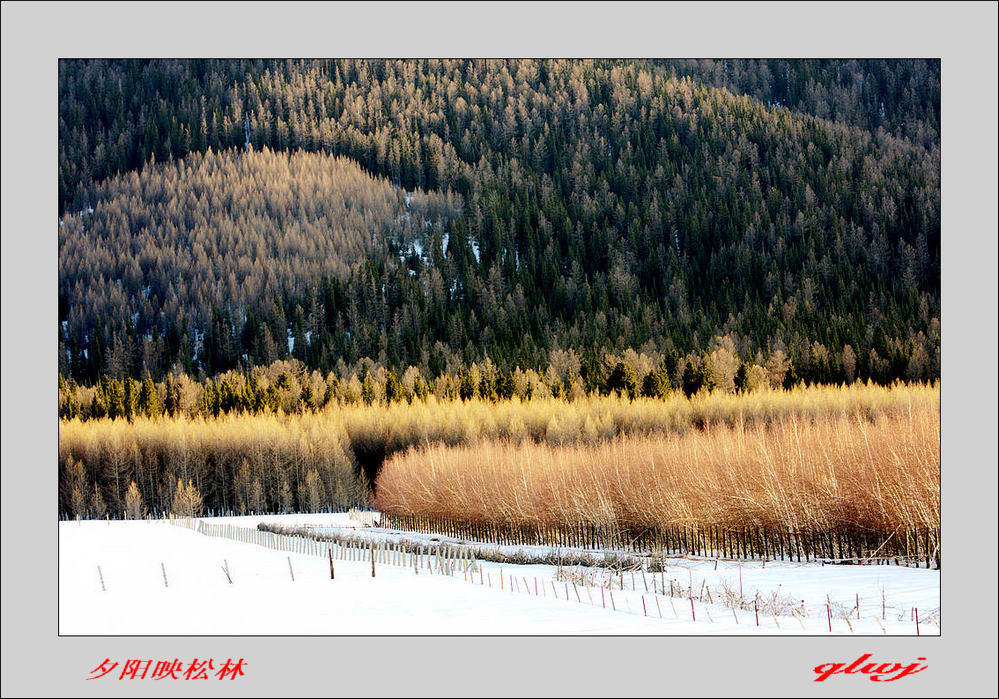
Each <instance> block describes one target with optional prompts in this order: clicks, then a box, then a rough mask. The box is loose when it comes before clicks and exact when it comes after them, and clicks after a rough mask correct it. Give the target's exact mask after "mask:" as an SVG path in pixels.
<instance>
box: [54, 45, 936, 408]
mask: <svg viewBox="0 0 999 699" xmlns="http://www.w3.org/2000/svg"><path fill="white" fill-rule="evenodd" d="M939 123H940V63H939V61H937V60H821V61H820V60H731V59H730V60H714V61H704V60H697V61H687V60H662V61H646V60H642V61H627V60H620V61H614V60H598V61H574V60H554V61H549V60H517V61H493V60H490V61H486V60H441V61H435V60H391V61H380V60H379V61H368V60H319V61H311V60H310V61H298V60H295V61H286V60H149V61H143V60H62V61H61V62H60V64H59V169H58V178H59V183H58V187H59V329H58V330H59V349H60V352H59V372H60V374H61V376H63V377H64V378H65V379H67V380H68V381H71V382H78V383H80V384H84V385H94V384H96V383H98V382H99V381H102V380H106V379H107V378H108V377H114V378H116V379H119V380H120V379H124V378H126V377H131V378H134V379H136V380H139V381H142V380H145V379H146V378H147V377H149V378H150V379H151V380H152V381H155V382H160V381H163V380H165V379H166V378H167V377H170V376H178V375H180V374H186V375H187V376H189V377H196V378H199V379H201V380H206V379H207V378H210V377H213V376H217V375H219V374H222V373H224V372H228V371H231V370H237V371H244V372H248V371H249V370H250V369H251V368H252V367H255V366H263V365H270V364H272V363H273V362H275V361H276V360H283V359H292V358H293V359H297V360H299V361H300V362H301V365H302V366H304V367H305V368H306V369H309V370H316V371H319V372H322V373H323V374H327V373H329V372H331V371H335V370H336V369H337V368H338V367H343V366H356V365H357V364H358V363H359V362H361V361H362V360H365V358H367V359H369V360H371V361H372V362H375V363H377V364H379V365H381V366H382V367H384V368H386V369H389V370H391V371H392V372H393V375H395V374H399V375H401V374H402V373H403V372H404V371H405V370H406V368H407V367H410V366H413V367H417V368H418V369H419V370H420V372H421V373H422V375H423V376H425V377H427V378H428V379H432V378H433V377H435V376H438V375H440V374H442V373H443V372H445V371H450V370H451V368H453V367H454V366H455V363H456V362H457V363H459V364H467V365H472V363H473V362H476V363H480V364H481V363H482V362H487V361H488V362H489V363H490V365H494V366H496V367H498V368H499V369H500V370H502V371H505V372H511V371H513V370H514V369H515V368H516V367H520V368H522V369H528V368H530V369H534V370H537V371H542V372H543V371H544V370H545V368H546V367H548V366H549V363H550V361H551V357H552V355H553V353H561V352H565V351H572V352H573V353H574V356H576V357H578V358H579V361H580V366H581V367H582V368H581V369H580V374H581V375H582V376H583V378H584V380H585V381H586V383H587V385H588V387H589V388H591V389H600V388H602V382H603V383H604V384H606V382H607V381H608V380H609V379H611V378H612V377H611V374H613V371H612V367H607V366H605V365H604V357H606V356H607V355H608V354H620V353H622V352H624V351H625V350H627V349H633V350H635V351H638V352H643V353H646V354H647V355H649V356H659V357H664V358H666V360H665V361H664V365H665V366H666V370H665V373H663V377H664V378H663V381H664V382H666V383H669V382H670V380H671V377H672V381H673V383H674V384H675V383H677V381H678V377H681V376H682V374H683V371H684V367H685V366H686V367H689V366H692V365H694V364H696V363H697V361H698V358H703V357H705V356H706V355H707V354H708V353H710V352H711V351H712V350H713V349H714V348H716V347H718V346H719V345H720V343H722V344H724V345H725V346H726V347H730V348H733V349H734V351H735V352H736V354H737V355H738V358H739V360H740V361H741V362H743V363H745V364H750V363H756V364H759V365H764V364H765V363H766V362H767V360H768V359H769V358H770V357H772V356H774V355H775V354H779V355H780V356H781V357H787V358H788V363H787V366H788V374H789V376H792V377H793V379H794V380H800V381H806V382H809V383H836V382H844V381H851V380H853V379H855V378H860V379H864V380H867V379H871V380H873V381H876V382H881V383H888V382H892V381H894V380H898V379H901V380H932V379H936V378H938V377H939V375H940V137H939ZM650 375H651V374H650ZM658 375H659V374H656V376H658ZM642 378H643V377H640V376H639V377H637V380H638V381H639V382H640V381H641V380H642Z"/></svg>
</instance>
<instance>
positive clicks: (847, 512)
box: [375, 409, 940, 531]
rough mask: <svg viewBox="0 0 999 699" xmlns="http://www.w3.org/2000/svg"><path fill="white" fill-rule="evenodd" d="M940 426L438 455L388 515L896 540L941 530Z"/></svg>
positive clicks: (864, 422) (504, 445) (403, 480)
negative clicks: (848, 533)
mask: <svg viewBox="0 0 999 699" xmlns="http://www.w3.org/2000/svg"><path fill="white" fill-rule="evenodd" d="M939 443H940V433H939V413H938V412H937V411H934V410H930V409H921V410H916V411H913V412H912V413H910V414H908V415H883V416H880V417H875V418H873V420H870V419H868V418H865V417H863V416H860V415H852V416H836V417H819V418H816V419H809V418H801V417H793V416H792V417H787V418H780V419H778V420H777V421H776V422H774V423H772V424H769V425H767V424H763V423H758V424H755V425H748V424H746V423H745V422H739V423H738V424H736V425H734V426H727V425H719V426H714V427H710V428H708V429H706V430H703V431H702V430H692V431H688V432H685V433H682V434H668V435H655V436H643V437H620V438H617V439H614V440H612V441H609V442H604V443H601V444H596V445H579V444H576V445H571V446H552V445H548V444H530V443H526V444H513V443H510V442H503V441H499V442H491V443H486V444H481V445H479V446H475V447H459V448H447V447H445V446H443V445H435V446H432V447H426V448H423V449H414V450H411V451H408V452H406V453H405V454H401V455H397V456H395V457H393V458H391V459H389V460H388V461H387V462H386V463H385V465H384V466H383V468H382V470H381V474H380V476H379V479H378V490H377V498H376V501H375V506H376V507H377V508H378V509H380V510H382V511H384V512H387V513H389V514H402V515H416V516H424V517H429V518H436V519H450V520H457V521H464V522H483V523H490V524H500V525H504V524H518V525H519V524H526V525H529V526H532V525H533V526H537V527H542V528H544V527H556V528H557V527H560V526H568V527H572V526H575V525H577V524H584V525H595V526H598V527H601V528H610V529H627V530H637V529H658V528H666V527H676V526H680V527H711V526H720V527H728V528H740V527H750V528H754V529H761V528H762V529H768V530H783V529H788V528H790V529H793V530H796V531H829V530H834V529H842V528H851V527H858V528H865V529H868V530H873V531H891V530H893V529H896V528H903V529H920V528H925V527H929V528H935V527H938V526H939V519H940V510H939V496H940V489H939V477H940V456H939Z"/></svg>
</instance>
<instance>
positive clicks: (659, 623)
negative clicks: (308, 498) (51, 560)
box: [59, 514, 940, 635]
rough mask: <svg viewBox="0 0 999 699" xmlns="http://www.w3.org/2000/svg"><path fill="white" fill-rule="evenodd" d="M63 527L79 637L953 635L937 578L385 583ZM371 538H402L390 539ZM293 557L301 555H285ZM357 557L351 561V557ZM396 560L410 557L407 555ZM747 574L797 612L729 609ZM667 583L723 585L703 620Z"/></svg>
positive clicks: (276, 542) (343, 568)
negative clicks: (944, 619)
mask: <svg viewBox="0 0 999 699" xmlns="http://www.w3.org/2000/svg"><path fill="white" fill-rule="evenodd" d="M202 521H203V522H205V523H213V524H214V525H216V528H218V525H229V527H230V528H229V530H228V533H229V535H232V534H233V533H236V534H238V535H239V536H241V537H242V538H244V539H251V540H255V541H257V542H260V538H261V536H262V535H261V534H260V533H259V532H257V530H256V525H257V523H258V522H260V521H266V522H273V523H280V524H282V525H292V526H294V525H306V524H307V525H311V526H324V527H331V526H332V527H358V526H360V525H359V523H358V522H356V521H352V520H350V519H349V518H348V517H347V516H346V515H321V514H320V515H284V516H280V517H276V516H273V515H270V516H261V517H230V518H211V519H209V518H204V519H203V520H202ZM59 527H60V529H59V544H60V547H59V565H60V568H59V603H60V607H59V615H60V616H59V623H60V633H62V634H68V635H74V634H155V635H161V634H336V635H339V634H347V635H355V634H356V635H362V634H758V633H762V634H814V635H819V634H822V635H828V634H829V633H830V631H829V624H830V619H829V617H830V616H831V617H832V618H831V625H832V633H833V634H845V635H850V634H852V633H857V634H861V633H863V634H876V635H882V634H883V633H886V632H887V633H889V634H893V635H895V634H915V633H916V625H915V618H914V616H915V612H914V609H918V614H919V617H920V621H921V624H920V629H919V632H920V634H922V635H937V634H939V632H940V629H939V626H938V622H939V606H940V602H939V599H940V596H939V581H940V575H939V571H936V570H925V569H915V568H901V567H895V566H821V565H817V564H790V563H774V562H771V563H767V564H766V566H765V567H764V566H763V564H762V563H759V562H751V563H742V564H741V565H740V564H738V563H736V562H731V561H719V562H717V567H716V562H715V561H713V560H710V561H708V560H693V559H683V558H677V559H669V560H668V561H667V568H666V571H665V572H664V573H662V574H660V573H656V574H655V575H652V574H646V577H644V578H643V577H642V576H641V574H638V577H636V578H634V579H633V578H632V577H631V574H630V573H625V574H624V575H623V576H621V575H617V576H616V577H615V579H616V580H617V583H616V584H614V585H613V586H612V587H607V586H604V587H601V586H599V581H604V582H606V578H607V575H606V574H605V573H602V572H601V571H594V570H593V569H589V568H583V569H573V570H571V571H562V573H563V575H562V576H560V575H559V571H557V570H556V569H555V568H553V567H551V566H541V565H528V566H522V565H517V566H514V565H505V564H504V565H500V564H497V563H489V562H480V563H478V564H477V567H476V568H475V570H472V571H468V570H466V569H465V567H464V562H460V563H458V565H456V566H455V567H454V570H453V573H452V574H451V575H447V574H443V573H442V572H440V571H439V570H436V566H435V565H434V563H433V561H430V562H429V563H430V567H423V568H419V569H417V571H415V572H414V569H413V566H412V565H411V563H412V560H411V559H409V560H408V561H407V562H406V564H405V565H393V564H389V563H378V564H377V565H376V577H375V578H372V577H371V564H370V561H369V560H367V558H365V559H364V560H344V559H342V558H337V559H336V560H335V561H334V565H335V574H336V578H335V580H330V571H329V560H328V558H326V549H325V548H322V547H321V546H320V545H318V544H316V543H315V542H303V541H302V540H301V539H300V538H291V537H284V538H282V537H271V542H270V545H271V546H277V547H278V548H270V547H268V546H264V545H261V543H262V542H260V543H249V542H244V541H238V540H233V539H231V538H225V537H222V536H207V535H205V534H202V533H198V532H197V531H193V530H191V529H187V528H184V527H181V526H177V525H175V524H171V523H168V522H163V521H157V522H144V521H140V522H134V521H132V522H122V521H115V522H110V523H107V522H99V521H98V522H61V523H60V525H59ZM359 531H360V532H362V533H363V532H366V533H368V534H369V535H371V536H373V537H375V538H380V539H385V540H391V539H393V538H395V536H394V535H392V534H389V533H385V532H384V530H372V529H363V528H362V529H360V530H359ZM409 536H410V537H413V536H414V535H409ZM292 547H293V548H295V549H297V550H296V551H295V552H291V551H290V550H287V549H288V548H292ZM305 549H307V550H308V552H304V551H303V550H305ZM357 553H358V552H356V551H355V552H354V555H357ZM343 555H350V553H349V552H347V553H342V552H339V551H338V556H343ZM289 559H290V562H291V570H289ZM396 561H397V562H401V561H400V560H399V557H398V555H397V556H396ZM426 563H427V561H424V564H426ZM224 565H225V566H227V567H228V571H229V575H230V576H231V577H232V583H230V582H229V580H228V579H227V576H226V573H225V572H224V570H223V566H224ZM98 566H100V573H99V572H98ZM164 568H165V571H166V578H167V580H166V584H164V579H163V577H164V576H163V571H164ZM566 572H568V573H570V574H571V575H572V578H570V579H567V578H566V576H565V573H566ZM594 572H596V573H597V575H596V579H592V578H591V579H589V580H588V582H590V583H591V584H589V585H586V584H584V582H583V578H581V577H580V575H591V576H592V575H593V573H594ZM740 574H741V585H742V595H743V598H744V599H748V600H750V605H752V600H753V599H755V598H756V594H757V592H759V594H760V599H761V600H762V599H765V598H767V597H768V596H772V595H773V594H774V593H776V594H777V595H778V596H779V597H780V598H781V599H787V600H788V602H789V603H790V602H791V601H793V602H794V605H793V606H791V605H790V604H788V606H787V607H786V609H785V610H784V613H783V614H778V615H777V616H776V618H775V617H773V616H768V615H767V614H760V617H759V625H758V626H757V619H756V614H755V613H754V611H753V609H752V608H750V609H748V610H746V609H735V610H733V609H732V608H731V607H730V606H726V604H725V603H724V602H723V601H722V600H723V598H724V597H725V594H724V590H725V588H726V587H727V588H728V590H730V591H733V592H734V591H737V590H739V584H740V583H739V578H740ZM292 575H294V580H292ZM100 576H103V582H104V586H105V588H106V590H102V589H101V577H100ZM501 577H502V585H503V587H502V589H500V578H501ZM573 579H574V580H575V581H576V583H577V584H576V585H573V582H572V581H573ZM622 582H623V586H624V589H621V583H622ZM671 582H672V585H671ZM660 586H665V587H666V588H667V592H668V591H669V589H670V588H671V587H673V588H674V589H675V590H676V591H677V594H679V589H680V588H681V587H682V588H683V589H689V588H691V587H692V588H693V590H694V594H695V597H698V598H701V599H704V598H705V597H706V595H704V591H705V590H709V591H710V597H711V600H712V601H711V602H710V603H708V602H706V601H705V602H702V601H695V603H694V605H693V606H694V609H693V610H691V603H690V600H689V599H688V598H685V597H679V596H675V595H674V596H670V595H669V594H666V595H663V594H653V593H652V592H651V590H659V591H660V592H661V591H662V590H661V587H660ZM646 589H648V590H650V591H649V592H647V591H646ZM612 590H613V591H612ZM612 595H613V597H612ZM858 596H859V598H860V610H859V612H860V613H859V616H860V618H859V619H858V618H857V616H858V613H857V610H856V600H857V598H858ZM566 597H568V599H566ZM883 601H884V611H882V602H883ZM827 604H828V605H829V607H828V609H829V612H827ZM792 609H793V610H794V611H791V610H792ZM844 617H848V618H849V622H847V620H846V619H845V618H844Z"/></svg>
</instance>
